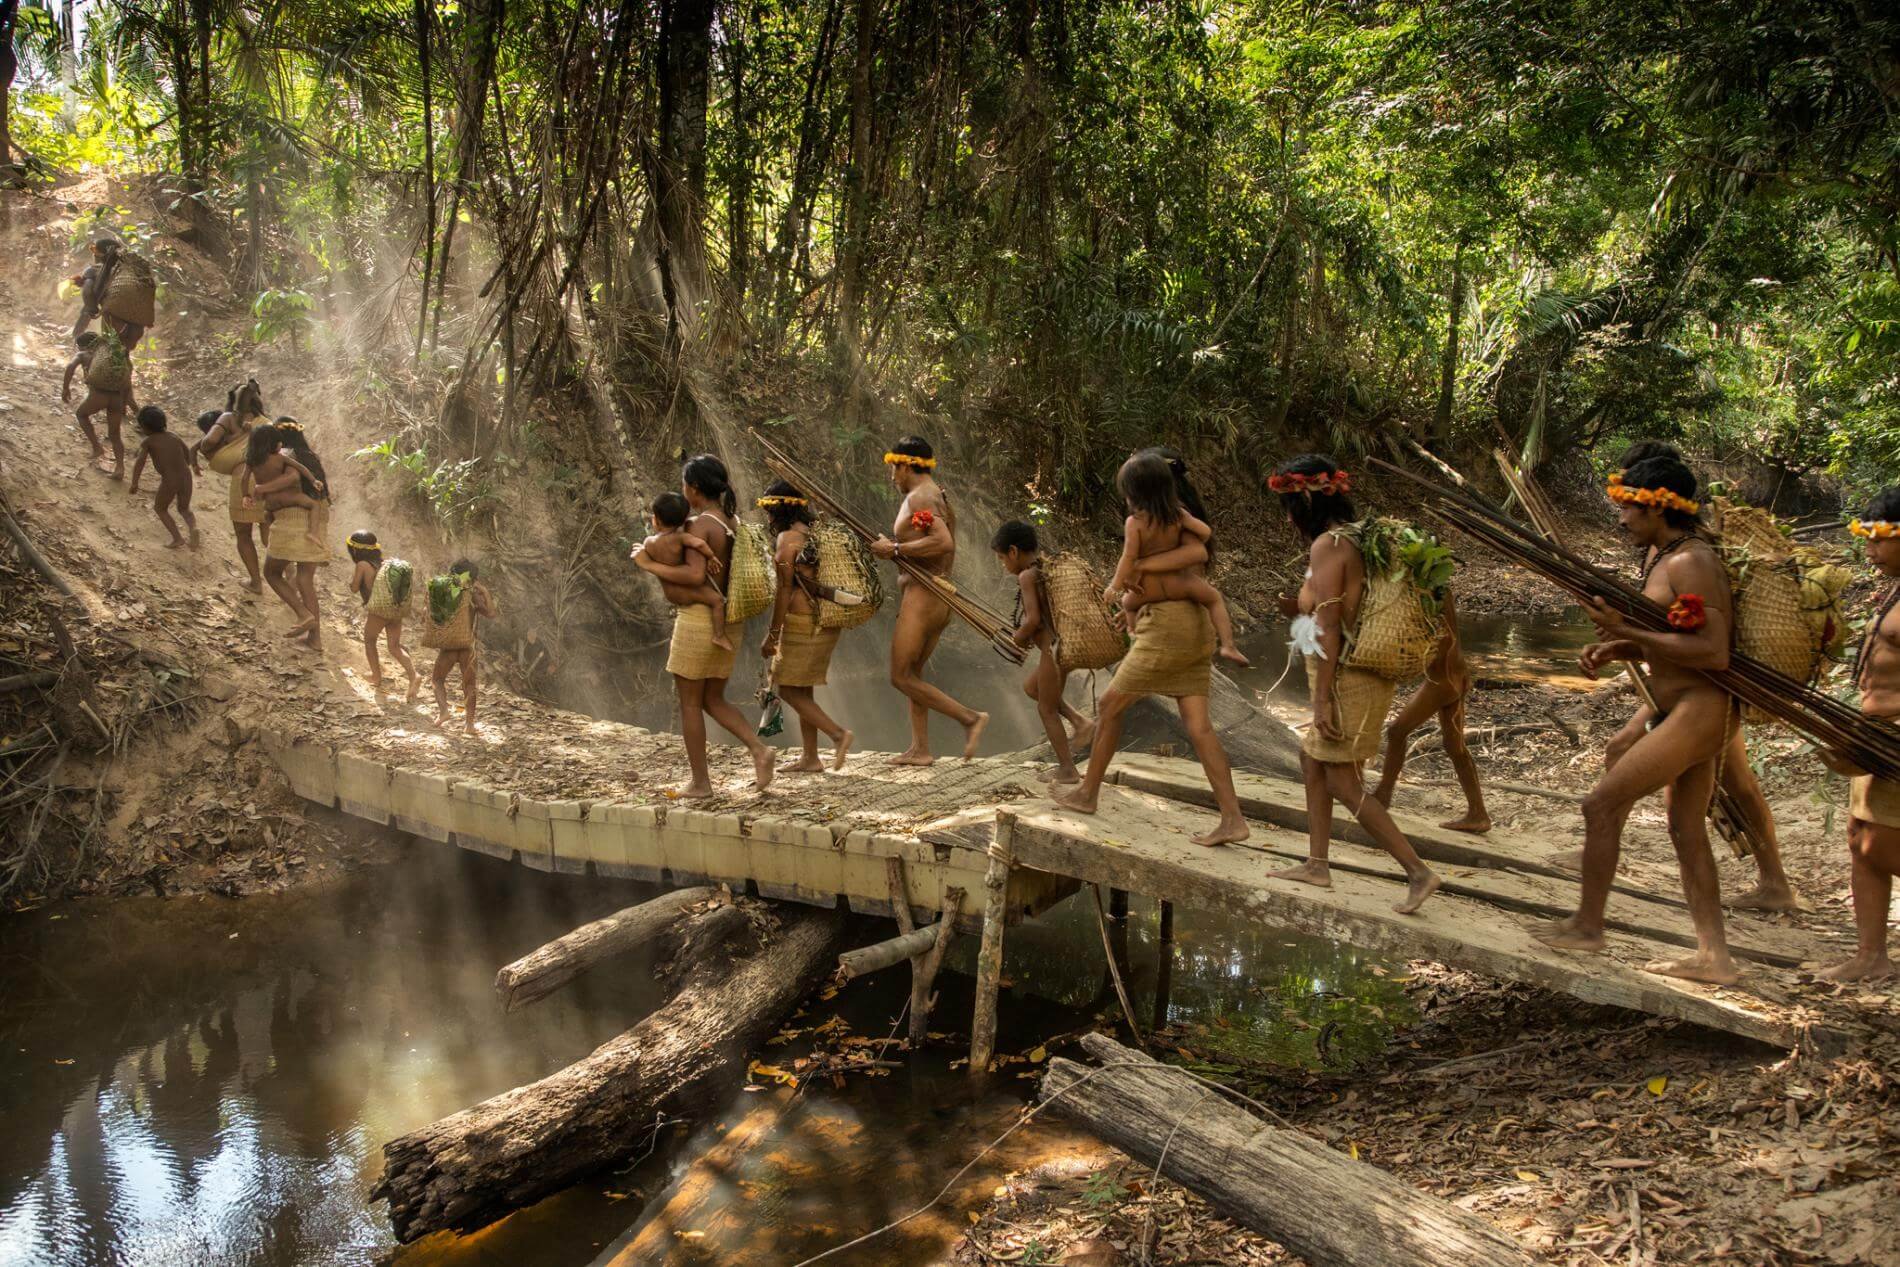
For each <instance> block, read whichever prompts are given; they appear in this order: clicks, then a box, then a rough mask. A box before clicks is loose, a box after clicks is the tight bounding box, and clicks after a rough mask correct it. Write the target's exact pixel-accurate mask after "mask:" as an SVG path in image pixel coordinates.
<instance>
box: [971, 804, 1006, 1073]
mask: <svg viewBox="0 0 1900 1267" xmlns="http://www.w3.org/2000/svg"><path fill="white" fill-rule="evenodd" d="M1013 830H1014V824H1012V823H1011V821H1010V820H1009V819H1008V818H1005V817H1001V816H999V817H998V820H997V824H996V840H995V841H994V842H993V843H992V844H991V845H990V848H989V859H990V860H989V866H988V867H987V868H986V869H985V870H984V872H983V944H982V946H981V947H980V948H979V949H978V950H977V952H976V1015H975V1016H974V1017H973V1018H972V1019H971V1021H970V1072H971V1073H972V1074H976V1075H979V1076H980V1075H982V1074H984V1073H987V1072H988V1071H989V1067H990V1057H992V1056H994V1055H995V1054H996V994H997V990H998V989H999V988H1000V987H1001V985H1002V981H1003V926H1004V925H1005V924H1006V923H1007V922H1008V920H1009V871H1010V864H1011V857H1012V850H1011V845H1010V834H1011V832H1012V831H1013Z"/></svg>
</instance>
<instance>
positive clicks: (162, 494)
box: [152, 481, 185, 550]
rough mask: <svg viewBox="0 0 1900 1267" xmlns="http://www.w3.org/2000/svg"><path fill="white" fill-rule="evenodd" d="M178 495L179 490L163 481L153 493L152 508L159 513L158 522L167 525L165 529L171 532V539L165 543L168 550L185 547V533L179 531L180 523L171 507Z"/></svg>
mask: <svg viewBox="0 0 1900 1267" xmlns="http://www.w3.org/2000/svg"><path fill="white" fill-rule="evenodd" d="M177 496H178V493H177V490H175V489H173V488H172V487H171V485H169V484H166V483H163V482H162V481H161V482H160V484H159V486H158V491H157V492H155V493H153V494H152V510H153V511H154V512H156V513H157V515H158V522H160V523H162V524H164V525H165V531H166V532H168V533H170V534H171V540H170V541H167V542H166V543H165V548H166V549H167V550H182V549H184V548H185V538H184V535H183V534H182V533H180V532H179V531H178V523H177V521H176V520H174V519H173V518H172V516H171V511H170V509H169V507H170V506H171V504H172V502H173V501H174V500H175V499H176V498H177Z"/></svg>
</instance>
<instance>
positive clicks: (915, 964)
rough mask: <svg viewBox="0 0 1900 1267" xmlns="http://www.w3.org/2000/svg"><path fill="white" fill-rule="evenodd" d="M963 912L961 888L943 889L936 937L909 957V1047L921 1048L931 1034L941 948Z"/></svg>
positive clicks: (955, 930) (955, 932) (949, 939)
mask: <svg viewBox="0 0 1900 1267" xmlns="http://www.w3.org/2000/svg"><path fill="white" fill-rule="evenodd" d="M962 913H963V890H962V889H956V888H951V889H945V890H944V893H943V915H942V916H941V918H940V920H939V922H938V925H937V940H936V941H935V942H933V943H932V944H931V947H930V949H929V950H927V951H925V952H924V953H923V954H921V955H919V956H917V957H916V958H915V959H913V960H911V961H910V1049H911V1050H912V1051H913V1052H915V1051H919V1050H921V1049H922V1048H923V1045H924V1043H925V1042H926V1041H928V1040H929V1037H930V994H931V987H932V986H934V985H936V983H937V970H938V969H939V968H941V967H942V966H943V952H944V951H946V950H948V949H950V942H951V939H952V938H954V937H955V936H956V935H957V917H958V916H960V915H961V914H962Z"/></svg>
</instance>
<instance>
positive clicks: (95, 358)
mask: <svg viewBox="0 0 1900 1267" xmlns="http://www.w3.org/2000/svg"><path fill="white" fill-rule="evenodd" d="M97 348H98V350H97V351H95V352H94V353H93V354H92V360H91V362H89V363H88V364H87V366H86V386H88V387H92V388H96V389H98V390H99V391H102V392H122V391H124V390H125V389H126V388H128V387H130V386H131V385H132V358H131V357H130V356H127V355H126V351H125V345H124V344H122V343H120V342H119V336H118V335H116V334H114V333H113V332H112V331H110V330H107V331H105V332H104V333H102V334H101V335H100V336H99V342H98V345H97Z"/></svg>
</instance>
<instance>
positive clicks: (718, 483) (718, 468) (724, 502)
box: [680, 453, 739, 519]
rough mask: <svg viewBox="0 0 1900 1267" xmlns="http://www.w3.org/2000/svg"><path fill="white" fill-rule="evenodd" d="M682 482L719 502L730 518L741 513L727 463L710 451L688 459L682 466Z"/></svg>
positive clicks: (701, 494)
mask: <svg viewBox="0 0 1900 1267" xmlns="http://www.w3.org/2000/svg"><path fill="white" fill-rule="evenodd" d="M680 483H682V484H684V485H685V486H686V487H688V488H690V489H692V490H693V491H694V492H696V493H698V494H699V495H700V496H701V497H709V498H711V499H713V500H714V501H716V502H718V503H719V508H720V509H721V510H723V511H725V512H726V517H727V518H728V519H730V518H732V517H734V516H735V515H737V514H738V513H739V495H738V494H737V493H735V492H733V491H732V479H731V477H730V476H728V475H727V474H726V464H725V463H724V462H721V461H720V460H719V459H718V458H716V457H714V456H713V455H712V454H710V453H701V454H699V455H698V456H697V457H690V458H687V459H686V464H685V465H684V466H682V467H680Z"/></svg>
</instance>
